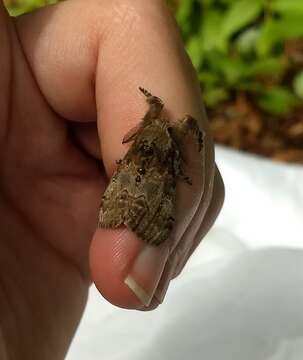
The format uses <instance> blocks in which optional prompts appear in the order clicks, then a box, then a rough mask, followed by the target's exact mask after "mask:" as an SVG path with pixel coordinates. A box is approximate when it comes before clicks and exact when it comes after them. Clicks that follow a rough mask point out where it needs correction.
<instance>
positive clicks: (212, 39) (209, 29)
mask: <svg viewBox="0 0 303 360" xmlns="http://www.w3.org/2000/svg"><path fill="white" fill-rule="evenodd" d="M223 18H224V17H223V14H222V13H221V12H219V11H216V10H209V11H207V12H205V13H204V16H203V18H202V26H201V30H200V36H201V40H202V43H203V50H204V51H211V50H214V49H216V48H218V38H219V37H218V33H220V29H221V26H222V22H223Z"/></svg>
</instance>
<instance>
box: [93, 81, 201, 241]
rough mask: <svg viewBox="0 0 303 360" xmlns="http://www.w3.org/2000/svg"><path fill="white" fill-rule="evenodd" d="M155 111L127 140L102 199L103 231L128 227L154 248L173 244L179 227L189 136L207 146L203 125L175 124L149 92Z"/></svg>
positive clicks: (192, 122) (188, 118) (151, 110)
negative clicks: (177, 214) (171, 238)
mask: <svg viewBox="0 0 303 360" xmlns="http://www.w3.org/2000/svg"><path fill="white" fill-rule="evenodd" d="M139 89H140V91H141V92H142V93H143V94H144V95H145V96H146V100H147V103H148V105H149V109H148V111H147V113H146V114H145V116H144V118H143V120H142V121H141V123H140V124H139V125H138V126H137V127H136V128H134V129H132V130H131V131H130V132H129V133H128V134H127V135H126V136H125V137H124V139H123V143H128V142H132V144H131V146H130V148H129V150H128V152H127V153H126V155H125V157H124V158H123V159H122V160H119V161H117V170H116V171H115V173H114V174H113V176H112V178H111V180H110V183H109V185H108V187H107V189H106V191H105V192H104V194H103V196H102V200H101V206H100V212H99V219H98V227H103V228H116V227H119V226H120V225H122V224H124V225H126V226H127V227H128V228H129V229H131V230H132V231H133V232H134V233H135V234H136V235H137V236H138V237H139V238H141V239H142V240H143V241H145V242H147V243H149V244H151V245H159V244H161V243H162V242H164V241H165V240H167V239H168V237H169V235H170V232H171V230H172V228H173V225H174V222H175V208H176V185H177V180H178V179H181V180H183V181H186V182H187V183H189V184H190V183H191V182H190V179H189V178H188V177H186V176H185V175H184V172H183V165H184V160H183V159H182V149H183V147H184V137H185V136H186V135H187V134H188V133H189V132H192V133H193V134H194V135H195V138H196V139H197V143H198V150H199V151H201V149H202V146H203V134H202V132H201V131H200V130H199V127H198V123H197V121H196V120H195V119H194V118H192V117H191V116H186V117H184V119H182V120H180V121H174V122H173V121H171V120H169V119H167V118H165V117H163V116H161V113H162V109H163V102H162V100H161V99H159V98H158V97H156V96H153V95H151V94H150V93H149V92H148V91H146V90H145V89H143V88H139Z"/></svg>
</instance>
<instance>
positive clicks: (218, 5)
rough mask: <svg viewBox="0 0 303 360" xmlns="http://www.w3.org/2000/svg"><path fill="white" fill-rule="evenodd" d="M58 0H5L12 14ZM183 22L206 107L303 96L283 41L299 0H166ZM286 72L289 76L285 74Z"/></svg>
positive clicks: (278, 108) (270, 107) (275, 104)
mask: <svg viewBox="0 0 303 360" xmlns="http://www.w3.org/2000/svg"><path fill="white" fill-rule="evenodd" d="M56 2H57V1H56V0H6V4H7V6H8V8H9V11H10V13H11V15H13V16H17V15H20V14H23V13H25V12H28V11H31V10H33V9H36V8H39V7H41V6H45V5H48V4H53V3H56ZM167 2H168V4H169V5H170V6H171V8H172V9H173V11H174V12H175V15H176V18H177V21H178V23H179V25H180V27H181V30H182V34H183V37H184V40H185V42H186V47H187V51H188V53H189V55H190V57H191V59H192V62H193V64H194V66H195V67H196V69H197V71H198V76H199V79H200V82H201V87H202V88H203V94H204V99H205V102H206V104H207V105H208V106H209V107H213V106H216V105H218V104H219V103H220V102H222V101H225V100H228V99H232V97H233V95H234V94H235V93H236V92H238V91H245V92H246V93H248V94H249V95H250V96H251V97H252V98H253V99H254V100H255V102H256V104H257V105H258V106H259V107H261V108H262V109H263V110H265V111H267V112H270V113H274V114H278V113H285V112H288V111H290V110H291V109H292V108H293V107H294V106H296V105H298V104H299V103H300V101H301V103H302V99H303V70H302V69H297V68H295V67H293V64H292V63H291V61H290V60H289V59H288V58H287V57H286V56H285V53H284V43H285V41H287V40H289V39H301V38H302V40H303V25H302V24H303V0H167ZM289 74H291V79H290V80H289V77H290V76H289Z"/></svg>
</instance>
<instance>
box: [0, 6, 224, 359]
mask: <svg viewBox="0 0 303 360" xmlns="http://www.w3.org/2000/svg"><path fill="white" fill-rule="evenodd" d="M0 28H1V29H0V43H1V57H0V68H1V69H2V71H1V72H0V88H1V97H0V124H1V125H0V147H1V149H0V154H1V155H0V156H1V158H0V159H1V161H0V171H1V176H0V197H1V199H0V229H1V243H0V358H1V359H3V360H7V359H10V360H11V359H24V360H26V359H31V360H35V359H46V360H47V359H52V360H54V359H63V358H64V355H65V354H66V351H67V349H68V346H69V344H70V342H71V339H72V337H73V335H74V333H75V331H76V328H77V326H78V323H79V321H80V319H81V316H82V313H83V310H84V307H85V304H86V300H87V294H88V289H89V286H90V284H91V282H92V281H93V282H95V284H96V286H97V287H98V289H99V290H100V292H101V293H102V295H103V296H104V297H105V298H106V299H107V300H108V301H110V302H111V303H112V304H114V305H117V306H120V307H124V308H130V309H138V310H151V309H153V308H155V307H157V306H158V302H157V300H156V298H154V299H153V300H152V303H151V305H150V306H149V307H148V308H144V307H143V306H142V304H141V303H140V302H139V301H138V299H137V297H136V296H135V295H134V294H133V292H132V291H130V290H129V288H127V287H126V286H125V284H124V282H123V281H124V279H125V276H126V275H127V274H128V273H129V271H130V267H131V266H132V263H133V261H134V259H135V258H136V256H137V255H138V254H139V253H140V251H141V250H142V247H143V246H144V245H142V242H141V241H140V240H138V239H137V238H136V237H135V236H134V235H133V234H132V233H130V232H129V231H128V230H126V229H125V228H123V229H119V230H105V229H98V230H97V231H96V216H97V209H98V206H99V202H100V199H101V196H102V193H103V192H104V189H105V187H106V184H107V182H108V177H109V176H111V174H112V173H113V171H114V170H115V167H116V163H115V161H116V160H117V159H120V158H122V157H123V156H124V154H125V153H126V151H127V146H128V145H123V144H122V143H121V140H122V139H123V137H124V135H125V134H126V133H127V132H128V131H129V129H131V128H132V127H134V126H135V125H136V124H137V123H138V121H140V119H141V117H142V116H143V114H144V113H145V111H146V104H145V101H143V99H142V97H141V96H139V95H138V90H137V88H138V86H144V87H146V88H148V89H149V90H151V91H152V92H154V93H156V94H157V95H158V96H159V97H161V98H163V99H165V105H166V107H167V109H169V115H170V116H172V117H173V118H178V117H179V116H183V115H184V114H187V113H188V114H191V115H192V116H194V117H195V118H197V119H199V120H200V126H201V128H203V130H204V131H205V132H206V137H205V146H204V150H203V151H204V160H205V161H204V164H203V165H202V164H201V161H200V160H198V159H196V160H195V159H194V161H193V162H192V163H191V168H190V169H188V175H189V176H190V177H191V178H192V179H193V183H194V184H196V186H193V187H185V185H184V187H181V189H180V193H181V196H180V201H179V205H178V206H179V209H178V214H179V216H178V219H177V220H178V222H177V223H178V225H177V226H176V229H175V230H174V237H173V241H172V243H171V246H170V255H169V260H168V262H167V264H166V265H165V269H164V272H163V275H162V277H161V280H160V282H159V285H158V288H161V287H162V288H166V287H167V286H168V283H169V280H170V279H172V278H174V277H175V276H177V275H178V274H179V273H180V271H181V270H182V268H183V267H184V265H185V264H186V261H187V260H188V258H189V256H190V255H191V254H192V253H193V251H194V249H195V248H196V247H197V246H198V244H199V243H200V241H201V238H202V237H203V236H204V235H205V234H206V233H207V232H208V230H209V228H210V227H211V226H212V224H213V222H214V220H215V218H216V217H217V214H218V212H219V210H220V208H221V206H222V203H223V197H224V187H223V183H222V180H221V177H220V175H219V173H218V171H217V170H216V167H215V163H214V152H213V144H212V141H211V138H210V135H209V131H208V125H207V121H206V117H205V114H204V109H203V105H202V103H201V99H200V90H199V85H198V83H197V80H196V77H195V74H194V71H193V68H192V66H191V64H190V62H189V59H188V57H187V56H186V55H185V52H184V49H183V45H182V42H181V40H180V36H179V33H178V31H177V28H176V25H175V22H174V20H173V18H172V16H171V15H170V14H169V12H168V10H167V8H166V6H165V4H164V1H160V0H153V1H150V0H123V1H122V0H113V1H106V0H87V1H85V2H83V1H82V0H73V1H66V2H63V3H61V4H59V5H56V6H52V7H48V8H44V9H42V10H39V11H37V12H35V13H32V14H29V15H26V16H23V17H20V18H18V19H10V18H9V17H8V15H7V13H6V11H5V9H4V6H3V5H2V3H1V4H0ZM189 151H190V146H189ZM202 178H203V179H202ZM200 180H203V181H200ZM201 183H203V184H204V187H203V186H201V185H199V184H201ZM146 274H147V277H150V278H152V277H153V276H154V274H153V269H149V268H147V269H146Z"/></svg>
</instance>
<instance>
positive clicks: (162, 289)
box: [154, 266, 174, 304]
mask: <svg viewBox="0 0 303 360" xmlns="http://www.w3.org/2000/svg"><path fill="white" fill-rule="evenodd" d="M173 273H174V267H172V266H167V267H166V269H165V270H164V272H163V274H162V277H161V280H160V281H159V284H158V286H157V289H156V291H155V293H154V297H155V298H156V299H157V301H158V302H159V303H160V304H162V303H163V301H164V298H165V295H166V293H167V290H168V287H169V284H170V281H171V278H172V276H173Z"/></svg>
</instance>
